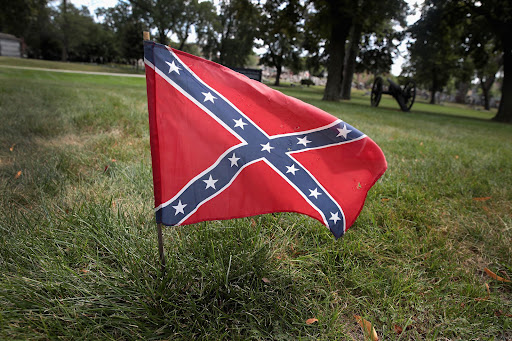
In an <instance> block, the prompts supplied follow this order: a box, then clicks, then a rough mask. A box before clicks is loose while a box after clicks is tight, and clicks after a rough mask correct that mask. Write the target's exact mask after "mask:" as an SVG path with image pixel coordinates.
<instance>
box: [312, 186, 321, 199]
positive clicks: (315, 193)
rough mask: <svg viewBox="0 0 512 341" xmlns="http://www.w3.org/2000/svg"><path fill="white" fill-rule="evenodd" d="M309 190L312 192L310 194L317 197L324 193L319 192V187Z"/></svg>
mask: <svg viewBox="0 0 512 341" xmlns="http://www.w3.org/2000/svg"><path fill="white" fill-rule="evenodd" d="M309 192H310V194H309V196H310V197H315V199H318V196H319V195H322V193H320V192H318V188H315V189H310V190H309Z"/></svg>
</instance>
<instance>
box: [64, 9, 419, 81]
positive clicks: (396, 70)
mask: <svg viewBox="0 0 512 341" xmlns="http://www.w3.org/2000/svg"><path fill="white" fill-rule="evenodd" d="M71 2H72V3H73V5H75V6H77V7H81V6H87V7H88V8H89V11H90V12H91V14H94V11H95V10H96V9H97V8H98V7H113V6H115V5H116V4H117V2H118V0H71ZM406 2H407V3H408V4H409V7H411V8H412V7H413V5H414V4H418V5H421V4H422V3H423V0H406ZM419 17H420V11H419V10H417V11H416V13H415V14H414V15H409V16H408V17H407V24H408V25H411V24H413V23H414V22H416V21H417V20H418V19H419ZM398 50H399V55H398V57H396V58H395V60H394V62H393V66H392V67H391V73H392V74H393V75H395V76H397V75H399V74H400V71H401V70H402V64H403V63H404V61H405V59H404V57H405V56H406V54H407V48H406V42H405V41H404V42H402V44H400V46H399V47H398Z"/></svg>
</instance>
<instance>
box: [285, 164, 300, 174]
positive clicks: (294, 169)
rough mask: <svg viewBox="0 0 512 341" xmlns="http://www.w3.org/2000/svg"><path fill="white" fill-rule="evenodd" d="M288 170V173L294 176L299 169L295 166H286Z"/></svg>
mask: <svg viewBox="0 0 512 341" xmlns="http://www.w3.org/2000/svg"><path fill="white" fill-rule="evenodd" d="M286 169H288V170H287V171H286V173H292V174H293V175H295V172H296V171H298V170H299V169H298V168H295V165H294V164H292V165H291V166H286Z"/></svg>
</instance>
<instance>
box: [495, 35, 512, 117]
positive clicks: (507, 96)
mask: <svg viewBox="0 0 512 341" xmlns="http://www.w3.org/2000/svg"><path fill="white" fill-rule="evenodd" d="M508 26H509V27H510V26H512V25H508ZM501 42H502V46H503V50H504V51H503V52H504V53H503V84H502V87H501V100H500V106H499V108H498V113H497V114H496V116H494V118H493V120H494V121H498V122H507V123H512V36H511V35H510V32H507V30H504V31H503V32H502V33H501Z"/></svg>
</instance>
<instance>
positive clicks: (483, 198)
mask: <svg viewBox="0 0 512 341" xmlns="http://www.w3.org/2000/svg"><path fill="white" fill-rule="evenodd" d="M489 199H491V197H480V198H473V201H487V200H489Z"/></svg>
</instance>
